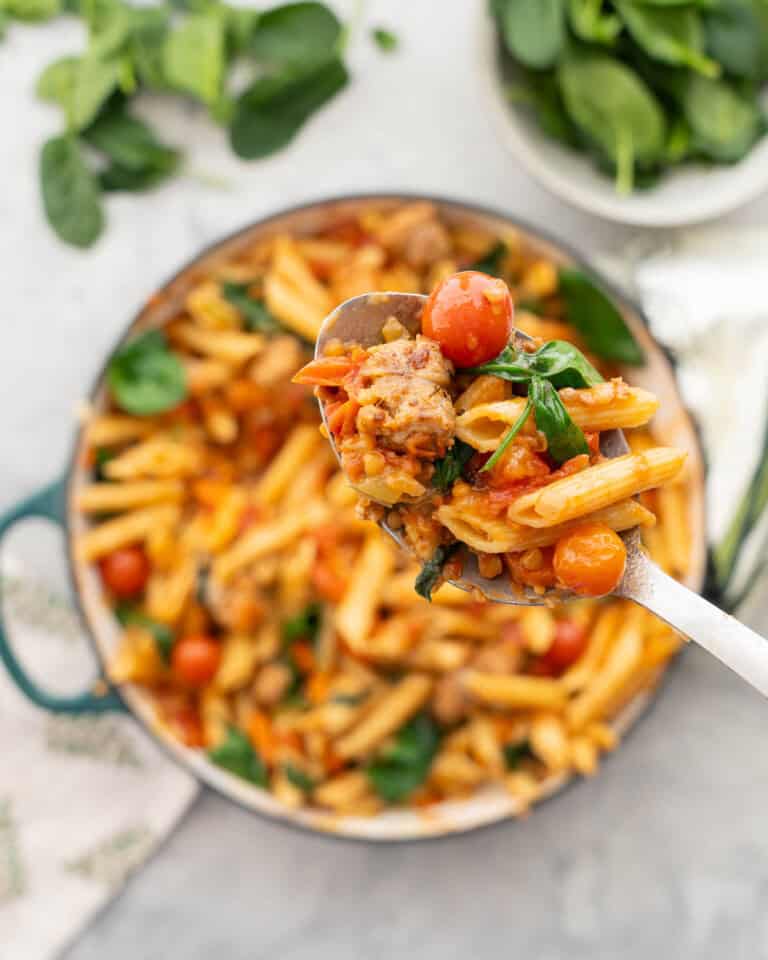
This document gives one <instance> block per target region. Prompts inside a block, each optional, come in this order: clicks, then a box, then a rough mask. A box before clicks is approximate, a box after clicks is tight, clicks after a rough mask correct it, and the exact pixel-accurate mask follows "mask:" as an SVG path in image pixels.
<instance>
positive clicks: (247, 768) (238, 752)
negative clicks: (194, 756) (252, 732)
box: [208, 727, 268, 787]
mask: <svg viewBox="0 0 768 960" xmlns="http://www.w3.org/2000/svg"><path fill="white" fill-rule="evenodd" d="M208 756H209V757H210V759H211V760H212V761H213V762H214V763H215V764H217V765H218V766H219V767H223V768H224V769H225V770H229V772H230V773H234V774H235V775H236V776H238V777H242V778H243V780H249V781H250V782H251V783H255V784H258V786H260V787H266V786H267V783H268V777H267V768H266V767H265V766H264V763H263V762H262V759H261V757H260V756H259V755H258V753H256V751H255V750H254V749H253V747H252V746H251V742H250V740H249V739H248V738H247V737H246V735H245V734H244V733H242V732H241V731H240V730H237V729H236V728H235V727H230V728H229V730H228V731H227V737H226V740H224V741H223V742H222V743H220V744H219V745H218V746H216V747H213V748H212V749H210V750H209V751H208Z"/></svg>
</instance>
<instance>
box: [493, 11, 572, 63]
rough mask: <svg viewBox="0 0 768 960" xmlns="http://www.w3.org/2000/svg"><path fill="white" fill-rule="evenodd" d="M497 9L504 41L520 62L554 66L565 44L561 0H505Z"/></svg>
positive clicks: (563, 14)
mask: <svg viewBox="0 0 768 960" xmlns="http://www.w3.org/2000/svg"><path fill="white" fill-rule="evenodd" d="M498 11H499V16H500V21H501V34H502V37H503V38H504V43H505V44H506V47H507V49H508V50H509V52H510V53H511V54H512V55H513V56H514V57H516V58H517V59H518V60H519V61H520V63H523V64H525V66H527V67H534V68H535V69H538V70H542V69H544V68H546V67H551V66H554V64H555V63H556V61H557V59H558V57H559V56H560V54H561V53H562V51H563V48H564V46H565V39H566V36H565V0H506V2H505V3H503V4H499V6H498Z"/></svg>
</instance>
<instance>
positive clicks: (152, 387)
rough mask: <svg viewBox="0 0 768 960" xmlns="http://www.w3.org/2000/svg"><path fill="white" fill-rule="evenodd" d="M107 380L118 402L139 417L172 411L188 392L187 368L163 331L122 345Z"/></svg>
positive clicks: (108, 372) (112, 363)
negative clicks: (168, 343) (167, 341)
mask: <svg viewBox="0 0 768 960" xmlns="http://www.w3.org/2000/svg"><path fill="white" fill-rule="evenodd" d="M107 383H108V384H109V388H110V390H111V391H112V394H113V395H114V398H115V402H116V403H117V405H118V406H119V407H120V408H121V409H122V410H125V411H126V412H127V413H132V414H135V415H136V416H149V415H151V414H155V413H163V412H165V411H166V410H172V409H173V408H174V407H176V406H178V405H179V404H180V403H181V401H182V400H183V399H184V397H185V396H186V395H187V384H186V375H185V373H184V367H183V365H182V363H181V360H179V358H178V357H177V356H176V354H175V353H172V352H171V351H170V350H169V349H168V346H167V343H166V340H165V336H164V334H163V333H162V332H161V331H160V330H149V331H148V332H147V333H143V334H140V335H139V336H138V337H136V338H135V339H134V340H131V341H130V343H127V344H126V345H125V346H124V347H121V348H120V349H119V350H118V351H117V353H116V354H115V355H114V356H113V357H112V359H111V361H110V363H109V367H108V369H107Z"/></svg>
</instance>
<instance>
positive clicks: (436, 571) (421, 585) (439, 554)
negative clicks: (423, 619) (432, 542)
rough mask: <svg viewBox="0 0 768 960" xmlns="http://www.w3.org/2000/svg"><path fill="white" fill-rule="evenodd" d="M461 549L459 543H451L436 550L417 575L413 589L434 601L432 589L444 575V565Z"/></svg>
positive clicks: (426, 598)
mask: <svg viewBox="0 0 768 960" xmlns="http://www.w3.org/2000/svg"><path fill="white" fill-rule="evenodd" d="M458 549H459V544H458V543H451V544H449V545H448V546H442V545H441V546H439V547H436V548H435V552H434V553H433V554H432V556H431V557H430V558H429V560H426V561H425V562H424V563H423V564H422V567H421V570H420V571H419V575H418V576H417V577H416V582H415V583H414V585H413V589H414V590H415V591H416V593H418V594H419V595H420V596H422V597H424V599H425V600H429V601H430V603H431V602H432V591H433V590H435V589H436V587H437V585H438V583H439V582H440V580H441V579H442V577H443V567H444V566H445V564H446V563H447V562H448V560H449V559H450V558H451V556H452V555H453V554H454V553H455V552H456V551H457V550H458Z"/></svg>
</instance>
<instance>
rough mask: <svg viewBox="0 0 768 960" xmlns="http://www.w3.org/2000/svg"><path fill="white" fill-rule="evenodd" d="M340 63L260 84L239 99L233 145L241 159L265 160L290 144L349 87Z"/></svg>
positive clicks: (257, 82) (332, 63)
mask: <svg viewBox="0 0 768 960" xmlns="http://www.w3.org/2000/svg"><path fill="white" fill-rule="evenodd" d="M347 80H348V74H347V70H346V67H345V66H344V64H343V63H342V62H341V60H339V59H335V60H331V61H330V63H327V64H323V65H321V66H319V67H317V68H316V69H313V70H310V71H309V72H306V73H300V74H298V75H295V74H293V73H291V72H286V73H283V74H278V75H275V76H266V77H262V78H261V79H259V80H257V81H256V83H254V84H253V85H252V86H251V87H249V88H248V89H247V90H246V91H245V92H244V93H243V94H241V96H240V97H239V98H238V99H237V102H236V105H235V112H234V117H233V119H232V125H231V127H230V143H231V144H232V149H233V150H234V151H235V153H236V154H237V155H238V156H239V157H244V158H245V159H247V160H253V159H257V158H259V157H266V156H268V155H269V154H270V153H274V152H275V151H276V150H279V149H280V148H281V147H284V146H285V145H286V144H288V143H290V142H291V140H293V138H294V137H295V136H296V134H297V133H298V132H299V130H300V129H301V127H302V126H303V125H304V123H305V122H306V121H307V120H308V119H309V117H310V116H311V115H312V114H313V113H314V112H315V111H316V110H319V109H320V107H322V106H323V105H324V104H326V103H327V102H328V101H329V100H331V99H332V98H333V97H334V96H335V95H336V94H337V93H338V92H339V91H340V90H341V89H342V88H343V87H345V86H346V84H347Z"/></svg>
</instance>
